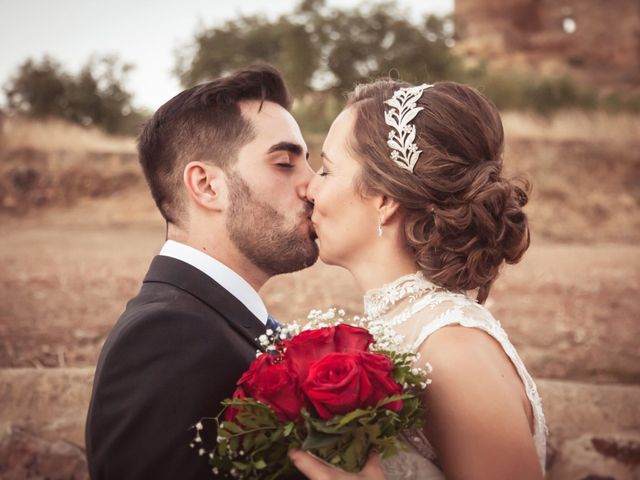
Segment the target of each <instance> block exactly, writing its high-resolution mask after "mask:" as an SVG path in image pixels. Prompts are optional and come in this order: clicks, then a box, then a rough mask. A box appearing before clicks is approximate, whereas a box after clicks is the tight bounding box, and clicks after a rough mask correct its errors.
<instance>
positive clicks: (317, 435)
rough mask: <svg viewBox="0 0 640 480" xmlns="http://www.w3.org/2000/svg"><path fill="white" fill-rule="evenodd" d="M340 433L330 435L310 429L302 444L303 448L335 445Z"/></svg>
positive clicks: (309, 448)
mask: <svg viewBox="0 0 640 480" xmlns="http://www.w3.org/2000/svg"><path fill="white" fill-rule="evenodd" d="M340 437H341V435H330V434H326V433H322V432H316V431H311V432H309V435H308V436H307V438H305V439H304V443H303V444H302V449H303V450H313V449H316V448H324V447H330V446H332V445H335V444H336V443H337V442H338V441H340Z"/></svg>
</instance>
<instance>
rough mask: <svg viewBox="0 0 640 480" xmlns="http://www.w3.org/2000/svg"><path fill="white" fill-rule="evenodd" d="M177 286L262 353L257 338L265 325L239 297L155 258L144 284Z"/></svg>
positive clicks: (169, 261)
mask: <svg viewBox="0 0 640 480" xmlns="http://www.w3.org/2000/svg"><path fill="white" fill-rule="evenodd" d="M151 282H160V283H168V284H171V285H174V286H175V287H177V288H180V289H181V290H184V291H185V292H187V293H190V294H191V295H193V296H195V297H197V298H198V299H200V300H201V301H203V302H204V303H206V304H207V305H209V307H211V308H212V309H213V310H215V311H216V312H218V314H220V316H222V317H223V318H224V319H225V320H227V322H228V323H229V325H230V326H231V327H232V328H233V329H234V330H236V331H237V332H238V333H239V334H240V335H242V336H243V337H244V338H246V339H247V340H248V341H249V342H251V344H252V345H254V346H255V347H256V348H259V349H261V350H262V349H263V347H262V346H261V345H260V344H259V342H258V341H257V338H258V337H259V336H260V335H262V334H263V333H264V332H265V328H266V327H265V326H264V324H263V323H262V322H261V321H260V320H259V319H258V318H256V316H255V315H253V313H251V311H250V310H249V309H248V308H247V307H245V306H244V304H243V303H242V302H241V301H240V300H238V299H237V298H236V297H234V296H233V295H231V293H229V291H228V290H225V289H224V288H223V287H222V286H221V285H220V284H219V283H217V282H216V281H215V280H213V279H212V278H211V277H209V276H208V275H206V274H205V273H203V272H201V271H200V270H198V269H197V268H195V267H193V266H191V265H189V264H188V263H185V262H183V261H181V260H177V259H175V258H171V257H165V256H162V255H158V256H156V257H155V258H154V259H153V261H152V262H151V266H150V267H149V272H148V273H147V276H146V277H145V279H144V283H151Z"/></svg>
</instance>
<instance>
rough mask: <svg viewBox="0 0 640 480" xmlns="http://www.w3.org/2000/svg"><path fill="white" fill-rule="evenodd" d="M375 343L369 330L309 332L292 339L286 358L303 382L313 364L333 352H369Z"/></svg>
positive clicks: (345, 327)
mask: <svg viewBox="0 0 640 480" xmlns="http://www.w3.org/2000/svg"><path fill="white" fill-rule="evenodd" d="M373 341H374V340H373V336H372V335H371V334H370V333H369V332H368V331H367V330H365V329H364V328H359V327H352V326H351V325H338V326H336V327H327V328H319V329H316V330H307V331H305V332H302V333H300V334H299V335H297V336H295V337H293V338H292V339H291V341H290V342H289V345H288V346H287V352H286V358H287V361H288V362H289V364H290V365H291V370H292V371H293V372H295V374H296V375H297V376H298V378H299V379H300V382H303V381H304V380H305V378H306V377H307V372H308V371H309V366H310V365H311V364H312V363H313V362H315V361H318V360H320V359H321V358H322V357H324V356H325V355H327V354H329V353H333V352H351V351H363V352H364V351H367V350H368V349H369V345H371V344H372V343H373Z"/></svg>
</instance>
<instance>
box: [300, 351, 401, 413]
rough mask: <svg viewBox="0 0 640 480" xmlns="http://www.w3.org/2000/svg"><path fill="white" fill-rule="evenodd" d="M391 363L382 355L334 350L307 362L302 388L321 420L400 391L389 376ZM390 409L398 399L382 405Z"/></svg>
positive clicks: (398, 408)
mask: <svg viewBox="0 0 640 480" xmlns="http://www.w3.org/2000/svg"><path fill="white" fill-rule="evenodd" d="M392 369H393V366H392V364H391V361H390V360H389V359H388V358H387V357H385V356H384V355H379V354H373V353H367V352H357V351H351V352H346V353H339V352H334V353H330V354H327V355H325V356H324V357H323V358H322V359H320V360H318V361H316V362H314V363H313V364H311V366H310V368H309V372H308V375H307V378H306V380H305V381H304V382H303V383H302V390H303V392H304V393H305V395H306V396H307V398H308V399H309V400H310V402H311V403H312V404H313V406H314V407H315V409H316V411H317V412H318V415H319V416H320V418H322V419H323V420H328V419H330V418H332V417H333V416H335V415H341V414H345V413H348V412H351V411H353V410H355V409H357V408H366V407H373V406H375V405H376V403H378V401H379V400H381V399H383V398H386V397H389V396H391V395H396V394H399V393H401V391H402V388H401V387H400V385H398V384H397V383H396V382H395V381H394V380H393V377H392V376H391V372H392ZM385 408H389V409H391V410H394V411H399V410H400V409H401V408H402V401H401V400H400V401H397V402H392V403H391V404H388V405H386V406H385Z"/></svg>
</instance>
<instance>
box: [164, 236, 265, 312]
mask: <svg viewBox="0 0 640 480" xmlns="http://www.w3.org/2000/svg"><path fill="white" fill-rule="evenodd" d="M160 255H162V256H165V257H171V258H175V259H177V260H181V261H183V262H185V263H188V264H189V265H191V266H192V267H194V268H197V269H198V270H200V271H201V272H202V273H204V274H206V275H208V276H209V277H211V278H212V279H213V280H215V281H216V282H218V283H219V284H220V285H221V286H222V287H223V288H224V289H225V290H227V291H228V292H229V293H230V294H231V295H233V296H234V297H236V298H237V299H238V300H240V301H241V302H242V303H243V304H244V306H245V307H247V308H248V309H249V311H250V312H251V313H253V314H254V315H255V316H256V317H257V318H258V319H259V320H260V321H261V322H262V323H264V324H265V325H266V324H267V318H268V313H267V307H265V305H264V302H263V301H262V299H261V298H260V295H258V292H256V291H255V290H254V289H253V287H252V286H251V285H249V282H247V281H246V280H245V279H244V278H242V277H241V276H240V275H238V274H237V273H236V272H234V271H233V270H231V269H230V268H229V267H227V266H226V265H225V264H223V263H221V262H219V261H218V260H216V259H215V258H213V257H211V256H209V255H207V254H206V253H204V252H201V251H200V250H197V249H195V248H193V247H190V246H189V245H185V244H184V243H180V242H176V241H174V240H167V241H166V242H165V244H164V245H163V246H162V249H161V250H160Z"/></svg>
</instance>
